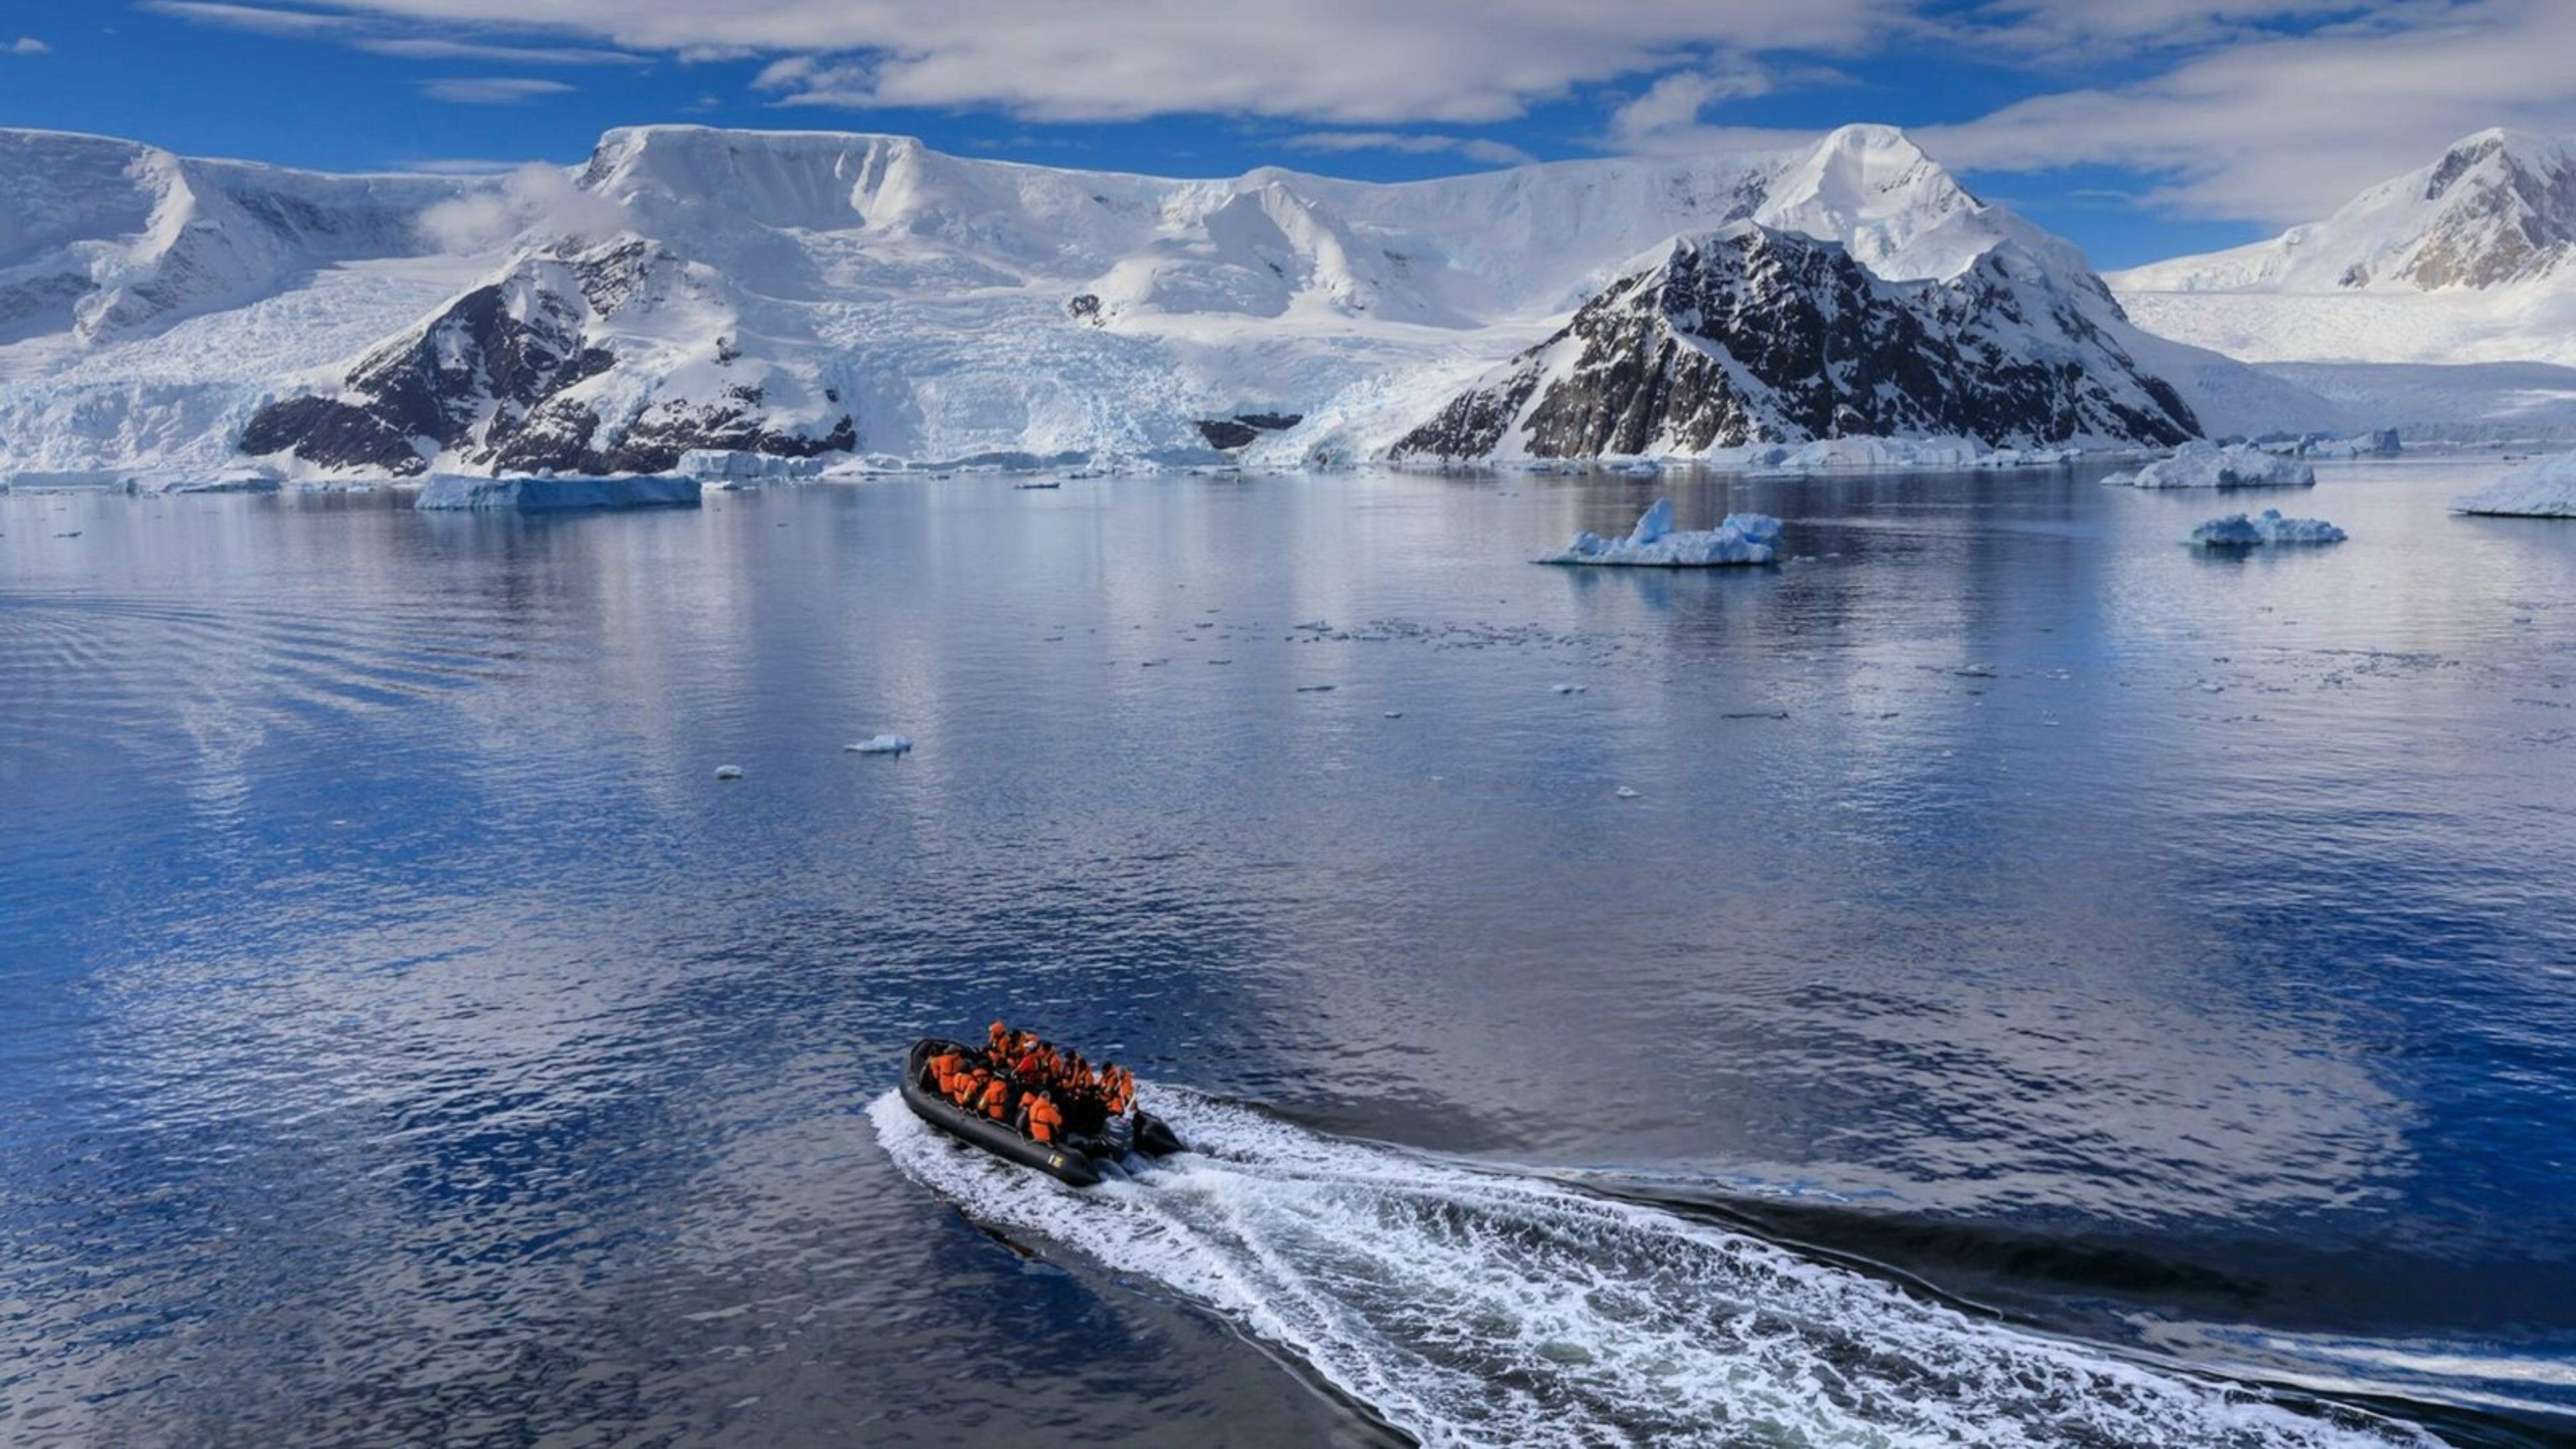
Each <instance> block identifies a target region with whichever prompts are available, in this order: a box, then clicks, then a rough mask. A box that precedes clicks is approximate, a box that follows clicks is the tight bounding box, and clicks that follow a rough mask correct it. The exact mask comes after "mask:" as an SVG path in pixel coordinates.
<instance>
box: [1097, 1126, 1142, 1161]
mask: <svg viewBox="0 0 2576 1449" xmlns="http://www.w3.org/2000/svg"><path fill="white" fill-rule="evenodd" d="M1100 1146H1101V1152H1100V1155H1101V1156H1103V1157H1106V1158H1108V1159H1109V1160H1110V1161H1112V1162H1115V1161H1118V1160H1119V1159H1121V1158H1124V1157H1125V1156H1126V1155H1127V1154H1128V1153H1130V1152H1133V1151H1135V1150H1136V1123H1135V1119H1133V1118H1130V1117H1112V1118H1110V1119H1109V1120H1108V1121H1107V1122H1105V1123H1103V1124H1101V1128H1100Z"/></svg>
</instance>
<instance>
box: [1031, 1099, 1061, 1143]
mask: <svg viewBox="0 0 2576 1449" xmlns="http://www.w3.org/2000/svg"><path fill="white" fill-rule="evenodd" d="M1063 1125H1064V1114H1063V1113H1062V1112H1059V1111H1057V1110H1056V1107H1055V1103H1053V1102H1050V1101H1048V1100H1047V1099H1046V1098H1044V1097H1040V1098H1038V1099H1037V1100H1036V1101H1034V1102H1031V1103H1030V1104H1029V1136H1030V1137H1031V1138H1033V1139H1035V1140H1037V1141H1039V1142H1053V1141H1054V1140H1055V1129H1057V1128H1058V1127H1061V1126H1063Z"/></svg>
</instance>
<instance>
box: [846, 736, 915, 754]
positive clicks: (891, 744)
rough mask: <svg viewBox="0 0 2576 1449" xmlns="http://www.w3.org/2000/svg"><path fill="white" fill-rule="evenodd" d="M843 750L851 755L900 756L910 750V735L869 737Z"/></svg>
mask: <svg viewBox="0 0 2576 1449" xmlns="http://www.w3.org/2000/svg"><path fill="white" fill-rule="evenodd" d="M843 748H844V749H845V750H846V751H847V752H848V753H850V754H853V755H901V754H908V753H910V752H911V750H912V737H911V736H910V735H871V736H869V737H868V738H866V739H864V740H861V741H859V742H858V743H857V744H855V745H846V746H843Z"/></svg>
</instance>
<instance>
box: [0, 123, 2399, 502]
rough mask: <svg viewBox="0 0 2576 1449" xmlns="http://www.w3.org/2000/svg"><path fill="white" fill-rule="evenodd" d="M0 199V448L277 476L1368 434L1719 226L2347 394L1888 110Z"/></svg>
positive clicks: (2226, 366) (2292, 410)
mask: <svg viewBox="0 0 2576 1449" xmlns="http://www.w3.org/2000/svg"><path fill="white" fill-rule="evenodd" d="M0 196H6V197H8V198H10V202H9V208H8V211H7V216H8V220H7V222H6V224H5V225H0V474H8V473H16V472H22V471H24V472H71V471H79V470H114V469H133V468H170V467H200V468H215V467H222V466H227V465H231V464H236V463H238V462H240V461H242V456H241V455H242V452H243V451H247V452H248V453H249V454H250V455H251V456H254V457H257V458H259V459H261V460H262V461H264V462H265V463H267V464H268V465H269V466H271V467H272V468H274V469H275V470H276V471H277V472H279V473H280V474H281V475H282V476H284V477H286V478H287V479H289V480H290V481H300V480H305V479H316V478H333V477H357V476H378V477H381V476H384V475H386V474H395V475H406V474H407V475H413V476H421V475H426V474H430V473H438V472H461V473H492V474H502V473H532V472H535V471H538V470H540V469H545V468H553V469H556V470H558V471H582V472H630V471H631V472H657V471H662V470H664V469H668V468H672V467H676V466H678V465H679V461H680V459H681V457H682V456H683V455H685V454H688V453H691V452H699V451H710V450H712V451H728V452H740V453H749V454H753V455H757V456H761V457H773V458H789V459H820V460H824V461H826V462H827V463H828V462H832V461H833V460H840V461H841V462H842V463H844V464H846V465H848V466H857V465H859V464H860V463H862V462H865V463H867V464H869V465H871V466H902V465H906V464H910V465H914V466H920V465H925V464H932V463H937V464H942V465H953V464H956V463H960V462H964V461H971V460H979V459H981V460H994V461H997V462H1002V463H1007V462H1009V461H1010V460H1014V459H1019V460H1046V461H1049V462H1054V463H1068V464H1096V465H1103V466H1112V465H1134V466H1179V465H1205V464H1213V463H1222V462H1227V461H1235V462H1240V463H1243V464H1245V465H1247V466H1304V465H1309V464H1314V463H1333V462H1342V461H1359V460H1363V459H1367V458H1371V457H1376V456H1380V455H1382V454H1383V453H1384V452H1385V450H1386V449H1387V448H1388V447H1389V446H1390V445H1392V444H1393V443H1394V442H1395V441H1396V440H1397V439H1398V438H1400V437H1402V436H1403V435H1404V434H1406V433H1407V432H1409V431H1411V430H1413V429H1415V428H1417V427H1418V426H1420V425H1421V424H1422V422H1423V421H1424V419H1425V418H1426V417H1427V416H1429V415H1430V414H1431V413H1433V412H1434V411H1436V410H1437V409H1438V408H1439V407H1440V405H1441V404H1442V402H1443V401H1444V400H1445V399H1447V398H1449V397H1451V396H1454V395H1455V394H1456V393H1457V392H1458V391H1459V390H1461V389H1462V388H1465V387H1468V386H1470V385H1472V384H1473V383H1474V381H1475V380H1476V379H1477V378H1478V377H1479V376H1481V375H1483V374H1484V373H1485V372H1487V371H1488V370H1489V369H1491V368H1492V367H1493V366H1494V365H1495V364H1496V363H1498V362H1499V361H1501V360H1503V359H1505V358H1508V357H1510V356H1511V355H1512V354H1514V353H1515V352H1518V351H1520V350H1521V349H1524V348H1527V347H1529V346H1531V345H1533V344H1535V343H1538V342H1540V341H1542V340H1544V339H1545V338H1546V337H1547V336H1549V335H1550V334H1551V333H1552V332H1553V331H1555V330H1556V329H1558V328H1560V327H1561V326H1563V325H1564V323H1565V320H1566V319H1567V318H1568V317H1569V316H1570V315H1572V314H1573V313H1574V312H1575V311H1576V310H1577V309H1579V308H1581V307H1582V306H1583V305H1584V304H1586V303H1587V302H1589V301H1591V300H1593V299H1594V298H1596V297H1598V296H1599V295H1601V294H1602V293H1603V292H1604V291H1605V290H1606V289H1608V288H1610V287H1611V286H1613V285H1614V284H1616V283H1618V282H1619V281H1620V280H1621V279H1622V278H1623V277H1625V276H1627V275H1629V272H1630V269H1631V266H1632V264H1633V263H1635V262H1636V261H1637V260H1638V259H1639V258H1643V257H1651V256H1654V255H1657V254H1658V252H1659V249H1661V248H1663V247H1664V246H1665V244H1666V243H1667V242H1669V241H1670V240H1671V239H1672V238H1674V237H1677V236H1693V235H1705V234H1708V233H1710V232H1712V231H1714V230H1719V229H1723V228H1726V227H1730V226H1737V225H1750V226H1756V227H1760V228H1763V229H1764V230H1765V231H1766V232H1767V233H1769V234H1772V235H1775V236H1779V237H1784V238H1803V239H1806V240H1808V241H1812V242H1815V243H1818V244H1820V245H1825V246H1829V247H1831V248H1834V249H1837V251H1838V254H1839V255H1841V256H1843V257H1845V258H1846V259H1847V260H1848V262H1849V263H1850V265H1852V266H1853V267H1856V268H1858V269H1859V270H1860V271H1862V272H1865V273H1867V275H1868V277H1869V278H1870V279H1872V283H1873V285H1883V286H1887V287H1893V288H1898V289H1905V288H1916V289H1922V288H1941V287H1947V286H1953V285H1955V284H1957V283H1958V282H1959V280H1960V279H1961V278H1963V277H1971V276H1973V275H1974V274H1976V272H1977V271H1978V269H1979V268H1981V267H1984V268H1991V267H1992V266H1994V265H1995V264H1996V263H1997V259H1998V257H2004V258H2006V259H2007V260H2008V263H2009V265H2010V266H2011V267H2014V268H2017V269H2019V270H2020V272H2021V273H2022V274H2023V275H2022V276H2021V277H2020V278H2019V279H2018V280H2017V281H2016V283H2015V285H2016V286H2023V285H2025V284H2027V285H2029V286H2038V287H2041V288H2042V289H2043V290H2051V289H2053V290H2054V292H2055V293H2057V294H2059V295H2060V296H2062V297H2067V298H2074V299H2076V300H2075V303H2074V305H2076V306H2077V307H2078V308H2079V309H2080V310H2082V311H2083V313H2084V315H2085V316H2086V317H2087V319H2088V320H2089V322H2090V323H2091V324H2092V325H2096V326H2098V328H2099V329H2101V330H2102V331H2104V332H2105V333H2107V334H2110V335H2112V336H2113V337H2114V338H2115V339H2116V340H2117V341H2118V342H2119V345H2120V348H2121V350H2123V351H2124V352H2125V353H2126V354H2127V355H2128V356H2129V358H2130V359H2131V360H2132V361H2134V363H2135V364H2136V367H2135V373H2136V375H2137V376H2138V377H2140V378H2142V379H2144V378H2162V379H2168V380H2170V381H2171V383H2172V386H2173V388H2174V389H2175V390H2176V391H2177V392H2178V393H2179V394H2180V396H2181V399H2182V400H2183V401H2184V402H2185V403H2186V404H2187V410H2188V411H2189V412H2190V413H2191V414H2193V415H2196V416H2197V417H2198V418H2199V421H2200V423H2201V425H2202V426H2203V427H2204V428H2205V429H2209V430H2220V429H2248V430H2269V429H2274V428H2301V429H2309V430H2314V431H2319V432H2326V431H2333V430H2336V429H2338V428H2346V429H2348V427H2349V425H2350V420H2349V419H2348V418H2346V417H2345V416H2344V415H2343V412H2342V410H2341V409H2339V408H2337V407H2335V406H2334V405H2332V404H2329V403H2327V402H2325V401H2324V400H2323V399H2321V398H2319V397H2317V396H2316V395H2315V394H2313V393H2309V392H2305V391H2303V390H2301V389H2298V388H2296V387H2292V386H2289V385H2287V384H2283V383H2279V382H2277V381H2276V380H2270V379H2265V378H2262V377H2260V376H2259V375H2257V374H2254V373H2253V372H2251V371H2249V370H2248V369H2245V368H2243V367H2242V366H2240V365H2238V364H2235V363H2233V362H2230V361H2229V360H2227V359H2225V358H2222V357H2218V356H2216V355H2215V354H2211V353H2206V352H2196V351H2193V350H2191V349H2188V348H2181V347H2178V346H2177V345H2175V344H2171V343H2165V342H2163V341H2162V340H2161V339H2154V338H2150V337H2146V336H2144V335H2143V334H2138V335H2135V336H2132V332H2133V329H2128V328H2127V326H2126V324H2125V322H2124V321H2123V320H2122V319H2121V318H2120V317H2119V315H2118V312H2117V306H2116V304H2115V303H2113V302H2112V301H2111V300H2110V295H2109V293H2108V292H2107V291H2105V290H2103V289H2102V288H2101V285H2100V283H2099V281H2098V279H2095V278H2093V277H2092V274H2091V273H2090V272H2089V271H2087V270H2086V269H2085V268H2084V266H2083V263H2082V259H2081V257H2080V255H2078V254H2077V253H2076V252H2075V251H2074V249H2073V248H2072V247H2070V246H2068V245H2067V244H2066V243H2064V242H2062V241H2059V240H2057V239H2056V238H2054V237H2051V236H2049V235H2047V234H2046V233H2045V232H2042V231H2040V230H2039V229H2037V228H2035V227H2033V226H2031V225H2030V224H2029V223H2027V222H2026V221H2023V220H2022V219H2020V218H2019V217H2017V216H2014V215H2013V214H2012V213H2010V212H2008V211H2006V210H2004V209H2002V208H1999V207H1992V206H1987V205H1985V204H1983V203H1981V202H1979V201H1977V200H1976V199H1975V198H1974V197H1973V196H1971V195H1969V194H1968V193H1967V192H1966V191H1965V190H1964V189H1963V188H1961V187H1959V186H1958V185H1957V183H1956V182H1955V181H1954V180H1953V179H1952V178H1950V177H1949V175H1948V174H1947V173H1946V172H1945V171H1943V170H1942V168H1941V167H1939V166H1938V165H1937V164H1936V163H1934V162H1933V161H1931V160H1930V158H1928V157H1926V156H1925V155H1924V154H1923V153H1922V152H1921V151H1920V150H1918V149H1917V148H1915V147H1914V146H1913V144H1912V143H1911V142H1910V141H1909V140H1907V139H1906V138H1905V136H1904V135H1903V133H1901V132H1898V131H1895V130H1893V129H1892V128H1888V127H1876V126H1853V127H1845V128H1843V129H1842V130H1840V131H1837V132H1835V133H1833V134H1831V135H1829V136H1827V137H1826V138H1825V139H1824V140H1822V141H1820V142H1818V143H1815V144H1814V145H1811V146H1804V147H1792V148H1788V149H1783V150H1778V151H1766V152H1755V153H1745V154H1736V155H1710V156H1697V157H1685V158H1673V159H1605V160H1590V161H1566V162H1555V163H1548V164H1543V165H1533V166H1525V167H1520V168H1516V169H1511V170H1505V171H1496V172H1488V173H1482V174H1476V175H1467V176H1457V177H1450V178H1445V179H1440V180H1433V181H1422V182H1411V183H1404V184H1399V185H1373V184H1366V183H1359V182H1351V181H1341V180H1334V179H1331V178H1325V177H1316V176H1310V175H1304V174H1301V173H1297V172H1291V171H1285V170H1278V169H1275V168H1264V169H1261V170H1256V171H1253V172H1249V173H1246V174H1244V175H1242V176H1238V177H1233V178H1229V179H1222V180H1170V179H1163V178H1155V177H1144V176H1135V175H1125V174H1118V173H1109V172H1093V171H1074V170H1059V169H1054V168H1047V167H1037V166H1027V165H1020V164H1014V163H1005V162H998V161H984V160H975V159H967V158H960V157H955V156H948V155H943V154H941V153H939V152H936V151H934V150H931V149H930V148H928V147H926V146H924V145H922V144H921V143H920V142H919V141H917V140H913V139H910V138H905V137H898V136H875V135H850V134H839V133H822V132H756V131H733V130H716V129H710V128H704V127H692V126H644V127H632V128H623V129H618V130H613V131H610V132H608V133H606V134H605V135H604V136H603V137H602V138H601V139H600V142H599V144H598V146H597V147H596V148H595V149H594V151H593V153H592V155H591V157H590V158H589V159H588V161H587V162H585V163H584V164H582V165H580V166H578V167H575V168H571V169H569V170H562V171H553V170H547V169H543V168H540V169H539V170H538V171H536V172H533V173H523V174H522V175H520V176H516V177H501V178H490V177H469V178H456V177H385V176H377V177H367V176H325V175H319V174H314V173H305V172H294V171H287V170H284V169H281V168H273V167H262V166H256V165H251V164H248V163H237V162H200V161H192V160H188V159H185V158H180V157H177V156H174V155H172V154H170V153H167V152H164V151H160V150H158V149H156V148H153V147H149V146H144V145H141V144H138V143H133V142H123V141H113V140H106V139H102V138H96V137H76V136H66V135H60V134H56V133H43V132H24V131H17V132H0ZM2023 295H2036V294H2033V293H2028V292H2025V293H2023ZM2043 330H2044V329H2043ZM2141 385H2143V384H2141ZM2126 386H2127V384H2126V383H2118V384H2117V385H2116V386H2115V387H2114V390H2115V391H2116V390H2118V388H2121V387H2126ZM1898 421H1899V423H1903V422H1904V420H1902V419H1899V420H1898ZM1866 430H1867V429H1866V428H1862V427H1859V426H1852V427H1841V426H1836V427H1834V428H1833V429H1832V431H1834V432H1835V433H1836V435H1838V436H1848V435H1851V434H1853V433H1855V432H1860V431H1866ZM1805 431H1810V432H1812V431H1813V429H1812V428H1809V429H1805ZM1893 431H1896V432H1900V433H1923V432H1925V431H1927V430H1925V429H1920V428H1914V427H1912V426H1910V424H1909V425H1904V426H1894V427H1893ZM1941 431H1950V432H1959V431H1963V430H1962V429H1956V428H1953V429H1946V430H1941ZM1964 431H1975V430H1974V429H1966V430H1964ZM2008 431H2009V430H2008ZM2042 431H2045V430H2044V429H2043V430H2042ZM1778 436H1779V439H1780V440H1781V441H1785V442H1803V441H1807V439H1804V438H1800V437H1797V436H1795V435H1794V433H1793V432H1791V431H1788V430H1783V431H1781V432H1780V433H1779V434H1778ZM1985 441H1986V442H1987V443H1988V444H1989V445H1998V444H2006V443H2008V442H2018V443H2024V444H2037V445H2041V446H2046V445H2052V444H2056V443H2059V442H2062V441H2064V440H2062V439H2057V438H2046V437H2039V436H2037V435H2036V434H2031V435H2029V436H2022V435H2021V433H2018V432H2016V433H2015V435H2014V436H2013V437H2012V438H2009V439H2008V438H2006V437H2003V436H1996V437H1990V438H1987V439H1986V440H1985Z"/></svg>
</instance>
